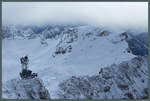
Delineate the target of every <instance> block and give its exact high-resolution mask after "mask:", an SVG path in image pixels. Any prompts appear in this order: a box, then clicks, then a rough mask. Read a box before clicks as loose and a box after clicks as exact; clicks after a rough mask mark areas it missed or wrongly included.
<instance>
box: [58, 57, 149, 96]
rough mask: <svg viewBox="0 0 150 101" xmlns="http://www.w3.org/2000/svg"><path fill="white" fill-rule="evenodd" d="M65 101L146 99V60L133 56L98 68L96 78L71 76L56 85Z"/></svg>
mask: <svg viewBox="0 0 150 101" xmlns="http://www.w3.org/2000/svg"><path fill="white" fill-rule="evenodd" d="M59 87H60V90H59V91H58V95H59V97H60V98H65V99H144V98H145V99H146V98H148V64H147V57H146V56H145V57H135V58H133V59H132V60H130V61H125V62H122V63H121V64H119V65H115V64H113V65H111V66H109V67H105V68H102V69H101V70H100V72H99V74H98V75H94V76H80V77H75V76H73V77H71V78H70V79H68V80H65V81H63V82H62V83H61V84H60V85H59Z"/></svg>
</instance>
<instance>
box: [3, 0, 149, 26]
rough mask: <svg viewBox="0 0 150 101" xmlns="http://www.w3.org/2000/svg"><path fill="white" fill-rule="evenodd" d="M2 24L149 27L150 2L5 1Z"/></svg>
mask: <svg viewBox="0 0 150 101" xmlns="http://www.w3.org/2000/svg"><path fill="white" fill-rule="evenodd" d="M2 20H3V24H45V23H54V24H69V23H75V24H78V23H81V24H93V25H106V26H107V25H108V26H128V27H129V26H131V27H133V26H136V27H143V28H147V26H148V3H147V2H117V3H116V2H36V3H31V2H20V3H19V2H5V3H3V4H2Z"/></svg>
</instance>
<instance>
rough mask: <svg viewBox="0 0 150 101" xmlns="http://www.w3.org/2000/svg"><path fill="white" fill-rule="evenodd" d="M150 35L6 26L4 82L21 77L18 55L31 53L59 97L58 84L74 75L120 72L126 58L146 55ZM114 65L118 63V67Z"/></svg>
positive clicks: (72, 27) (93, 28) (70, 27)
mask: <svg viewBox="0 0 150 101" xmlns="http://www.w3.org/2000/svg"><path fill="white" fill-rule="evenodd" d="M18 31H20V33H19V32H18ZM23 32H24V33H23ZM26 33H27V34H26ZM147 35H148V34H147V31H145V32H137V31H133V32H132V31H127V30H117V31H116V30H111V29H109V28H104V27H96V26H90V25H84V26H83V25H45V26H28V27H25V26H19V27H17V26H15V25H12V26H8V25H7V26H3V43H2V58H3V60H2V67H3V69H2V75H3V77H2V80H3V84H4V85H5V82H6V81H10V80H11V79H14V78H16V77H18V76H19V72H20V70H21V67H20V63H19V62H20V61H19V58H20V57H22V56H24V55H28V56H29V59H30V64H29V67H30V69H32V70H33V71H35V72H37V73H38V74H39V78H41V79H42V80H43V82H44V85H45V86H46V88H47V89H48V91H49V93H50V95H51V98H52V99H53V98H60V96H59V95H58V94H57V91H59V89H60V88H59V85H60V84H61V83H62V82H64V80H67V79H69V78H70V77H72V76H75V77H77V78H78V77H79V78H80V76H81V77H82V76H83V77H84V76H85V78H87V79H88V78H92V77H94V75H98V72H99V71H100V69H101V68H105V67H109V68H113V70H116V71H117V68H119V67H118V66H120V64H122V63H124V61H132V59H133V58H136V57H138V56H146V55H147V54H148V39H147V37H146V36H147ZM14 36H15V37H14ZM31 36H35V37H31ZM136 62H137V61H136ZM125 63H126V62H125ZM142 63H145V62H142ZM142 63H141V64H142ZM112 64H116V69H115V67H112V66H111V65H112ZM12 68H15V69H12ZM130 68H131V67H130ZM143 68H147V65H145V67H143ZM138 71H139V69H138ZM118 72H120V70H118ZM139 72H140V71H139ZM120 73H121V72H120ZM86 75H88V76H87V77H86ZM122 75H124V74H123V73H122ZM141 75H142V74H141ZM146 76H147V74H146V75H145V76H143V79H144V80H145V79H147V78H145V77H146ZM114 82H115V81H114ZM127 82H128V81H127ZM144 84H145V86H144V87H146V86H147V85H146V82H144ZM85 85H86V84H85ZM97 86H98V85H97ZM133 86H134V85H133ZM135 86H137V85H135ZM142 90H143V89H142ZM142 90H140V92H142ZM112 92H113V91H112ZM112 92H111V93H112ZM122 94H123V93H122ZM138 94H140V93H138ZM68 96H69V95H68ZM74 98H76V97H74ZM97 98H101V99H102V98H104V96H103V97H98V96H97ZM120 98H123V96H120ZM135 98H137V97H135Z"/></svg>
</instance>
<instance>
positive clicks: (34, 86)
mask: <svg viewBox="0 0 150 101" xmlns="http://www.w3.org/2000/svg"><path fill="white" fill-rule="evenodd" d="M2 92H3V95H2V96H3V98H4V99H5V98H6V99H50V94H49V92H48V90H47V89H46V88H45V86H44V84H43V82H42V80H40V79H39V78H34V79H24V80H20V79H12V80H11V81H8V82H6V84H3V87H2Z"/></svg>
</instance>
